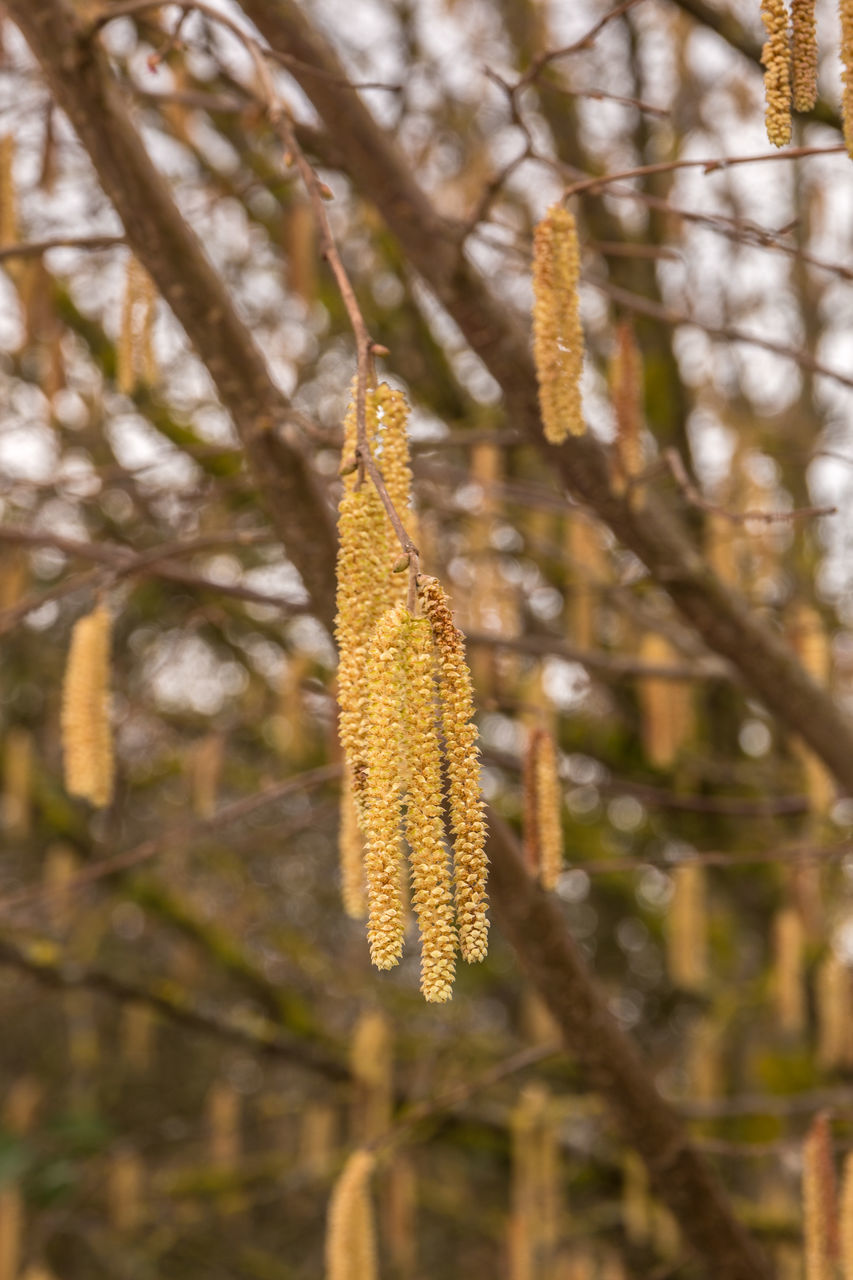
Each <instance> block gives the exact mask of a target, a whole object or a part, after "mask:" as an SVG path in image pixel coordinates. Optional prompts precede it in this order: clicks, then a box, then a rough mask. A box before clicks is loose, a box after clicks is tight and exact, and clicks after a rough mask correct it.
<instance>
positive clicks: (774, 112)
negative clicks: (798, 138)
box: [761, 0, 843, 147]
mask: <svg viewBox="0 0 853 1280" xmlns="http://www.w3.org/2000/svg"><path fill="white" fill-rule="evenodd" d="M842 3H843V0H842ZM761 17H762V20H763V22H764V29H765V31H766V32H767V39H766V41H765V42H764V47H763V48H762V50H761V61H762V64H763V66H764V103H765V106H764V119H765V123H766V126H767V138H768V140H769V141H770V142H772V143H773V145H774V147H784V146H785V145H786V144H787V143H789V142H790V141H791V41H790V36H789V32H788V9H787V6H786V4H785V0H761Z"/></svg>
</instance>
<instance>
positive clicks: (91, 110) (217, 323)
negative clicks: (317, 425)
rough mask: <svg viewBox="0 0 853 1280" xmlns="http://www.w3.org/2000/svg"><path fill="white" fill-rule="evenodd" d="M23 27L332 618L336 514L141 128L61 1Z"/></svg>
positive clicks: (15, 10)
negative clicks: (195, 353) (326, 499)
mask: <svg viewBox="0 0 853 1280" xmlns="http://www.w3.org/2000/svg"><path fill="white" fill-rule="evenodd" d="M8 12H9V15H10V17H11V18H12V19H13V20H14V21H15V22H16V23H17V24H18V26H19V27H20V29H21V31H22V33H23V34H24V36H25V38H26V40H27V42H28V44H29V45H30V48H31V49H32V51H33V53H34V54H35V56H36V57H37V58H38V60H39V62H40V63H41V65H42V69H43V71H44V75H45V78H46V79H47V81H48V84H49V86H50V88H51V90H52V92H53V96H54V98H55V100H56V102H57V104H58V105H59V106H60V107H61V108H62V109H63V110H64V111H65V113H66V115H67V116H68V118H69V120H70V122H71V124H72V126H73V127H74V130H75V132H76V133H77V136H78V137H79V139H80V141H81V142H82V144H83V146H84V147H85V148H86V150H87V151H88V153H89V157H90V159H91V161H92V163H93V165H94V167H95V169H96V171H97V173H98V177H99V178H100V180H101V184H102V186H103V188H104V190H105V192H106V193H107V195H108V196H109V198H110V199H111V200H112V202H113V205H114V206H115V208H116V211H117V212H118V215H119V217H120V218H121V220H122V222H123V224H124V228H125V232H126V235H127V241H128V244H129V246H130V247H131V249H132V251H133V253H134V254H135V256H136V257H137V258H138V259H139V261H140V262H141V263H142V265H143V266H144V267H145V269H146V271H147V272H148V274H149V275H150V276H151V277H152V279H153V280H154V282H155V284H156V285H157V288H158V290H159V292H160V294H161V295H162V296H163V298H165V300H166V302H168V304H169V306H170V307H171V309H172V311H173V312H174V314H175V316H176V318H177V320H178V321H179V323H180V324H181V325H182V326H183V328H184V330H185V331H186V333H187V336H188V337H189V339H190V341H191V342H192V344H193V346H194V347H195V349H196V351H197V352H198V354H199V356H200V357H201V359H202V360H203V361H204V364H205V365H206V366H207V369H208V371H209V373H210V375H211V377H212V379H213V381H214V383H215V385H216V389H217V391H218V393H219V396H220V398H221V400H222V403H223V404H224V406H225V407H226V409H227V410H228V411H229V413H230V414H231V416H232V418H233V420H234V424H235V426H236V428H237V431H238V432H239V435H240V439H241V441H242V443H243V447H244V449H245V451H246V456H247V459H248V461H249V465H250V467H251V469H252V473H253V476H254V479H255V483H256V484H257V485H258V488H259V490H260V492H261V493H262V494H263V496H264V499H265V502H266V505H267V507H268V509H269V513H270V516H271V518H272V520H273V523H274V525H275V528H276V531H277V533H278V534H279V536H280V537H281V539H282V541H283V542H284V545H285V547H286V549H287V552H288V554H289V556H290V558H291V559H292V561H293V563H294V564H295V566H296V568H297V569H298V570H299V572H300V574H301V575H302V579H303V581H304V582H305V584H306V587H307V588H308V589H309V591H310V592H311V595H312V599H313V601H314V606H315V609H316V612H317V613H318V615H319V616H320V618H321V619H322V620H323V622H324V623H325V624H326V625H327V626H331V623H332V619H333V617H334V563H335V537H334V528H333V524H332V518H331V513H330V511H329V509H328V507H327V505H326V503H325V501H324V499H323V497H322V491H321V488H320V486H319V484H318V482H317V478H316V477H315V475H314V473H313V471H312V469H311V466H310V463H309V460H308V458H307V456H306V455H305V453H304V452H303V451H302V449H301V448H300V446H299V438H298V436H297V433H296V431H295V430H294V428H293V426H292V425H291V424H290V421H289V415H290V406H289V404H288V402H287V400H286V398H285V396H284V395H283V394H282V392H281V391H279V389H278V388H277V387H276V385H275V384H274V383H273V381H272V378H271V377H270V373H269V370H268V369H267V366H266V364H265V362H264V359H263V357H262V355H261V353H260V351H259V350H258V348H257V346H256V345H255V343H254V340H253V338H252V335H251V333H250V332H249V330H248V329H247V327H246V325H245V324H244V323H243V321H242V320H241V319H240V317H239V315H238V314H237V311H236V309H235V307H234V305H233V303H232V301H231V299H230V297H229V295H228V293H227V291H226V289H225V287H224V285H223V283H222V280H221V279H220V277H219V276H218V274H217V273H216V271H215V270H214V269H213V267H212V266H211V264H210V262H209V260H208V258H207V257H206V255H205V253H204V250H203V249H202V247H201V244H200V243H199V241H198V239H197V238H196V236H195V234H194V233H193V232H192V231H191V229H190V228H189V226H188V225H187V223H186V222H185V220H184V218H183V217H182V216H181V214H180V212H179V210H178V208H177V206H176V204H175V202H174V200H173V198H172V195H171V192H170V191H169V188H168V186H167V184H166V182H165V181H164V180H163V178H162V177H161V176H160V174H159V173H158V171H157V169H156V168H155V167H154V164H153V163H152V161H151V159H150V157H149V155H148V152H147V151H146V149H145V147H144V145H143V143H142V140H141V138H140V136H139V134H138V132H137V130H136V128H135V127H134V125H133V122H132V120H131V118H130V115H129V113H128V110H127V107H126V105H125V102H124V100H123V98H122V95H121V91H120V89H119V87H118V85H117V84H116V82H115V80H114V78H113V76H112V75H111V73H110V70H109V66H108V64H107V61H106V58H105V57H104V55H103V53H102V52H101V50H100V48H99V46H98V43H97V40H96V39H95V38H89V37H88V36H87V35H86V33H85V32H84V30H83V28H82V27H81V26H80V25H79V24H78V22H77V20H76V18H75V16H74V14H73V13H72V12H71V10H70V9H67V8H66V7H65V6H64V5H63V4H61V3H58V2H55V0H42V2H40V3H36V4H28V3H26V2H25V0H13V2H12V3H11V4H10V5H9V7H8Z"/></svg>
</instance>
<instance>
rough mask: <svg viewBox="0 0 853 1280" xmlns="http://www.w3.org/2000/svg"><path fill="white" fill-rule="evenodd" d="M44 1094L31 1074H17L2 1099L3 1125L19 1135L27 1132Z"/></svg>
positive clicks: (31, 1125)
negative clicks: (16, 1077)
mask: <svg viewBox="0 0 853 1280" xmlns="http://www.w3.org/2000/svg"><path fill="white" fill-rule="evenodd" d="M43 1096H44V1090H43V1088H42V1086H41V1085H40V1084H39V1082H38V1080H36V1079H35V1078H34V1077H33V1076H19V1077H18V1079H17V1080H13V1082H12V1084H11V1085H10V1086H9V1088H8V1090H7V1092H6V1097H5V1098H4V1100H3V1127H4V1129H8V1130H9V1132H10V1133H14V1134H17V1135H18V1136H21V1135H23V1134H25V1133H29V1132H30V1130H31V1129H32V1127H33V1123H34V1122H35V1118H36V1113H37V1111H38V1108H39V1104H40V1103H41V1100H42V1097H43Z"/></svg>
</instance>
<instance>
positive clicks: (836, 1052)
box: [815, 951, 850, 1071]
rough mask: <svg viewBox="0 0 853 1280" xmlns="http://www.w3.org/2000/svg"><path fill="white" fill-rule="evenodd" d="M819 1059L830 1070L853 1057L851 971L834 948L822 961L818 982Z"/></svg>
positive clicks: (816, 993) (816, 991)
mask: <svg viewBox="0 0 853 1280" xmlns="http://www.w3.org/2000/svg"><path fill="white" fill-rule="evenodd" d="M815 997H816V1003H817V1059H818V1062H819V1063H820V1065H821V1066H822V1067H823V1068H824V1069H825V1070H827V1071H833V1070H835V1069H836V1068H838V1067H842V1066H846V1065H847V1063H848V1061H849V1058H850V975H849V973H848V972H847V967H846V966H845V965H844V964H843V962H842V961H841V960H840V959H839V957H838V956H837V955H836V954H835V952H834V951H831V952H830V953H829V954H828V955H827V956H826V958H825V959H824V960H823V962H822V963H821V965H820V968H819V969H818V972H817V981H816V985H815Z"/></svg>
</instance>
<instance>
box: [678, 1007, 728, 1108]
mask: <svg viewBox="0 0 853 1280" xmlns="http://www.w3.org/2000/svg"><path fill="white" fill-rule="evenodd" d="M685 1068H686V1070H685V1083H686V1087H687V1091H688V1096H689V1097H691V1098H695V1099H696V1101H697V1102H712V1101H713V1100H714V1099H715V1098H718V1097H719V1096H720V1093H721V1092H722V1090H723V1088H724V1081H725V1073H724V1063H723V1037H722V1032H721V1027H720V1023H719V1021H717V1020H716V1019H714V1018H712V1017H700V1018H697V1020H696V1022H695V1023H694V1024H693V1026H692V1027H691V1028H690V1032H689V1035H688V1041H687V1054H686V1058H685Z"/></svg>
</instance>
